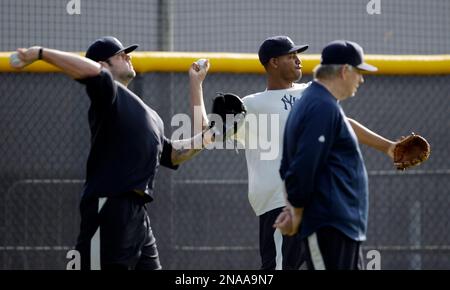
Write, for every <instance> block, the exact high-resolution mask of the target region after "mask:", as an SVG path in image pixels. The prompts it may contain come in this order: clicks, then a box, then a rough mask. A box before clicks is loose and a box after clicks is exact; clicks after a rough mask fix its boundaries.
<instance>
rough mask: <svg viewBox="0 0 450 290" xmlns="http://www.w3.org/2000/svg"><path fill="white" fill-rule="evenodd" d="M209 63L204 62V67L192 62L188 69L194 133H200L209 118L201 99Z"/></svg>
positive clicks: (205, 126) (206, 125)
mask: <svg viewBox="0 0 450 290" xmlns="http://www.w3.org/2000/svg"><path fill="white" fill-rule="evenodd" d="M209 67H210V64H209V60H207V61H206V62H205V66H204V67H200V66H199V65H198V64H197V63H195V62H194V63H193V64H192V65H191V67H190V69H189V87H190V96H191V113H192V117H193V118H194V122H193V126H194V135H196V134H198V133H200V132H201V131H202V130H205V129H206V128H207V127H208V124H209V120H208V116H207V114H206V109H205V103H204V101H203V88H202V83H203V81H204V80H205V78H206V74H207V73H208V70H209Z"/></svg>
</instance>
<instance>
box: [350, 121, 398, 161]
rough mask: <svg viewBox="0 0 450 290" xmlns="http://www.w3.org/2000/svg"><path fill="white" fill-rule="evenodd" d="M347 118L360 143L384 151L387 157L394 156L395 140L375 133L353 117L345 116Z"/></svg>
mask: <svg viewBox="0 0 450 290" xmlns="http://www.w3.org/2000/svg"><path fill="white" fill-rule="evenodd" d="M347 120H348V121H349V122H350V124H351V125H352V127H353V130H354V131H355V133H356V136H357V137H358V141H359V142H360V143H362V144H365V145H368V146H370V147H372V148H375V149H377V150H379V151H381V152H384V153H386V154H387V155H388V156H389V157H391V158H394V148H395V144H396V142H393V141H391V140H388V139H386V138H384V137H382V136H380V135H378V134H376V133H375V132H373V131H371V130H369V129H368V128H366V127H364V126H363V125H361V124H360V123H358V122H357V121H355V120H353V119H350V118H347Z"/></svg>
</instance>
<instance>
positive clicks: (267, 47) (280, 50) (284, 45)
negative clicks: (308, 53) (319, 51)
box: [258, 35, 309, 65]
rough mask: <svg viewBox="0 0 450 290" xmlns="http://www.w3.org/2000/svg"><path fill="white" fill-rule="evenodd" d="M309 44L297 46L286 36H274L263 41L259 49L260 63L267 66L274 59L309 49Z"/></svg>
mask: <svg viewBox="0 0 450 290" xmlns="http://www.w3.org/2000/svg"><path fill="white" fill-rule="evenodd" d="M308 46H309V45H307V44H303V45H295V44H294V42H293V41H292V40H291V39H290V38H289V37H288V36H284V35H278V36H272V37H269V38H267V39H266V40H264V41H263V43H262V44H261V46H260V47H259V51H258V56H259V61H260V62H261V63H262V64H263V65H265V64H266V63H268V62H269V60H270V59H271V58H273V57H278V56H282V55H285V54H289V53H292V52H297V53H300V52H303V51H305V50H307V49H308Z"/></svg>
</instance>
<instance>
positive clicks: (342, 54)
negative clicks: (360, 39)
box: [320, 40, 378, 71]
mask: <svg viewBox="0 0 450 290" xmlns="http://www.w3.org/2000/svg"><path fill="white" fill-rule="evenodd" d="M320 64H323V65H327V64H349V65H351V66H354V67H356V68H358V69H360V70H365V71H377V70H378V68H376V67H374V66H373V65H370V64H368V63H365V62H364V51H363V49H362V47H361V46H360V45H359V44H357V43H356V42H353V41H348V40H335V41H332V42H330V43H328V44H327V45H326V46H325V48H324V49H323V50H322V61H321V62H320Z"/></svg>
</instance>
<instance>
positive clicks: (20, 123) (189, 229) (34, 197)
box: [0, 73, 450, 269]
mask: <svg viewBox="0 0 450 290" xmlns="http://www.w3.org/2000/svg"><path fill="white" fill-rule="evenodd" d="M309 79H310V76H305V77H304V81H307V80H309ZM264 84H265V83H264V76H262V75H250V74H243V75H231V74H211V75H209V76H208V77H207V80H206V81H205V83H204V89H205V99H206V106H207V108H208V109H209V108H210V106H211V99H212V96H214V94H215V92H217V91H233V92H235V93H237V94H239V95H241V96H244V95H246V94H249V93H251V92H255V91H258V90H261V89H263V88H264ZM424 87H426V88H428V89H426V90H423V88H424ZM0 89H1V92H2V98H1V99H0V100H1V101H0V116H1V122H0V132H1V135H2V140H3V142H2V143H1V144H0V154H1V156H2V158H1V159H0V192H1V194H0V204H1V206H2V210H1V214H2V216H1V220H0V221H1V224H0V268H2V269H64V268H65V265H66V263H67V261H68V260H67V259H66V256H65V255H66V253H67V251H68V250H69V249H72V248H73V246H74V243H75V240H76V235H77V233H78V226H79V214H78V201H79V194H80V192H81V190H82V185H83V178H84V170H85V161H86V158H87V154H88V150H89V130H88V126H87V108H88V105H89V101H88V98H87V97H86V95H85V92H84V88H83V86H82V85H80V84H78V83H76V82H74V81H72V80H70V79H69V78H67V77H65V76H63V75H62V74H20V75H17V74H0ZM131 89H132V90H134V91H138V93H139V95H140V96H141V97H142V98H143V100H144V101H145V102H146V103H147V104H149V105H150V106H151V107H152V108H154V109H155V110H156V111H157V112H159V114H160V115H161V117H162V118H163V120H164V121H165V124H166V127H165V130H166V135H168V136H170V134H171V131H173V130H174V129H175V128H173V127H171V126H170V121H171V116H173V115H174V114H176V113H186V114H189V113H190V110H189V96H188V78H187V74H178V73H177V74H175V73H171V74H163V73H156V74H154V73H149V74H141V75H139V76H138V77H137V78H136V80H135V81H133V83H132V84H131ZM421 91H422V92H423V93H421V94H418V93H417V92H421ZM449 92H450V83H449V77H448V76H433V77H383V76H367V77H366V82H365V84H364V85H363V86H361V88H360V91H359V92H358V96H357V97H356V98H353V99H351V100H349V101H346V102H344V103H343V106H344V109H345V111H346V113H347V114H348V116H350V117H352V118H355V119H356V120H358V121H360V122H361V123H363V124H365V125H366V126H368V127H369V128H371V129H373V130H375V131H376V132H379V133H380V134H382V135H384V136H386V137H388V138H390V139H395V138H397V137H399V136H400V135H402V134H407V133H409V132H410V131H415V132H417V133H420V134H422V135H424V136H426V137H427V138H428V140H429V141H430V143H431V146H432V155H431V157H430V160H428V161H427V162H426V163H424V164H423V165H422V166H420V167H417V169H414V170H409V171H406V172H398V171H395V170H393V168H392V164H391V162H390V160H389V158H388V157H387V156H385V155H384V154H382V153H380V152H377V151H375V150H373V149H370V148H367V147H364V146H363V154H364V157H365V161H366V165H367V168H368V171H369V183H370V214H369V232H368V241H367V242H366V243H365V244H364V250H365V251H369V250H372V249H375V250H378V251H379V252H380V253H381V266H382V269H449V268H450V255H449V251H450V234H449V231H448V221H449V220H450V214H449V211H448V208H449V206H450V194H449V193H450V192H449V186H450V184H449V180H450V179H449V174H450V169H449V167H448V160H449V156H450V152H449V149H448V146H447V144H449V142H450V140H449V139H450V135H449V133H448V121H447V120H446V117H447V116H448V106H446V105H445V104H447V103H448V93H449ZM417 112H421V113H420V114H417ZM246 193H247V171H246V163H245V154H244V151H242V150H239V151H238V152H236V151H234V150H206V151H204V152H202V153H201V154H200V155H199V156H197V157H196V158H195V159H194V160H191V161H189V162H188V163H186V164H185V165H183V166H181V168H180V169H179V170H178V171H176V172H172V171H170V170H167V169H164V168H161V170H160V172H159V174H158V176H157V187H156V194H157V195H156V200H155V202H153V203H152V204H151V205H150V207H149V211H150V215H151V219H152V223H153V228H154V232H155V235H156V237H157V240H158V245H159V250H160V255H161V260H162V263H163V266H164V267H165V268H166V269H256V268H258V267H259V254H258V219H257V217H256V216H255V215H254V213H253V211H252V210H251V208H250V205H249V203H248V200H247V194H246Z"/></svg>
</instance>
